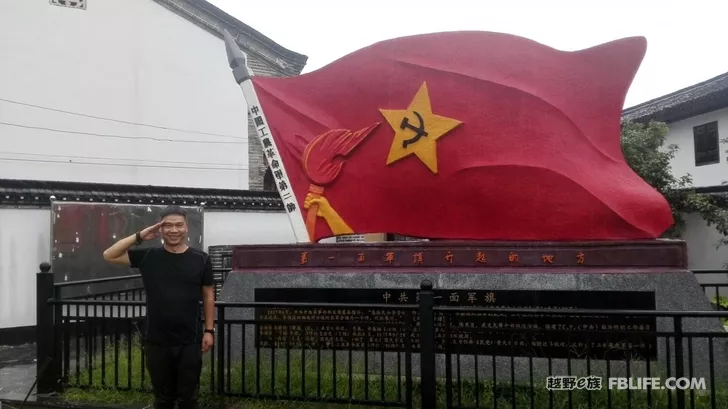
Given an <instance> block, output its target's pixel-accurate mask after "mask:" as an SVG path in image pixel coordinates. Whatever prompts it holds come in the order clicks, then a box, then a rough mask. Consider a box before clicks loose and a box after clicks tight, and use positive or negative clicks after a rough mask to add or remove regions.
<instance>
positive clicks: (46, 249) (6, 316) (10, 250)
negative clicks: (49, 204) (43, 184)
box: [0, 209, 51, 328]
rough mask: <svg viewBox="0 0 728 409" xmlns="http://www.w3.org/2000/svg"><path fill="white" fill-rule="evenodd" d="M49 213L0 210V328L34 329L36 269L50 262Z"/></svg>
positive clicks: (46, 211)
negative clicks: (28, 327) (32, 327)
mask: <svg viewBox="0 0 728 409" xmlns="http://www.w3.org/2000/svg"><path fill="white" fill-rule="evenodd" d="M50 237H51V223H50V212H49V211H48V210H42V209H41V210H35V209H0V328H13V327H24V326H29V325H35V298H36V297H35V280H36V273H37V272H38V271H39V270H38V266H39V265H40V263H42V262H44V261H49V259H50Z"/></svg>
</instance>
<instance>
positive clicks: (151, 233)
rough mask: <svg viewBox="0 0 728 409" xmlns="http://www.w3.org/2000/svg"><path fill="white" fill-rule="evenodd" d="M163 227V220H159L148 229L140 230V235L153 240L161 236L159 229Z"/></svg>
mask: <svg viewBox="0 0 728 409" xmlns="http://www.w3.org/2000/svg"><path fill="white" fill-rule="evenodd" d="M160 228H162V222H159V223H157V224H155V225H153V226H149V227H147V228H146V229H144V230H142V231H140V232H139V236H140V237H141V238H142V240H144V241H148V240H153V239H155V238H156V237H158V236H159V229H160Z"/></svg>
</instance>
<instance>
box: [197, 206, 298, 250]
mask: <svg viewBox="0 0 728 409" xmlns="http://www.w3.org/2000/svg"><path fill="white" fill-rule="evenodd" d="M203 237H204V239H203V242H204V246H205V248H208V247H210V246H220V245H236V244H289V243H295V242H296V236H294V235H293V229H292V228H291V223H290V222H289V220H288V216H287V215H286V214H285V213H263V212H260V213H258V212H255V213H253V212H250V213H243V212H216V211H211V210H205V226H204V235H203Z"/></svg>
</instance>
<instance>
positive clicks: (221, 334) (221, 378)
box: [215, 306, 245, 395]
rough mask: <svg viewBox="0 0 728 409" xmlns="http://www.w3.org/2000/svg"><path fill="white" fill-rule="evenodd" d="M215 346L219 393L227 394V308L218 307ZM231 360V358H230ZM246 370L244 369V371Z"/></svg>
mask: <svg viewBox="0 0 728 409" xmlns="http://www.w3.org/2000/svg"><path fill="white" fill-rule="evenodd" d="M216 333H217V334H216V337H215V338H216V339H215V346H216V347H217V382H218V384H217V393H219V394H220V395H223V394H224V393H225V349H226V348H227V346H226V345H225V336H226V334H225V307H221V306H218V307H217V331H216ZM228 359H230V357H228ZM244 370H245V368H243V371H244Z"/></svg>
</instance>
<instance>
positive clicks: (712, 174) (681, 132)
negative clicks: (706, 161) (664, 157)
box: [665, 108, 728, 187]
mask: <svg viewBox="0 0 728 409" xmlns="http://www.w3.org/2000/svg"><path fill="white" fill-rule="evenodd" d="M713 121H718V137H719V139H721V140H722V139H726V138H728V108H726V109H722V110H719V111H714V112H711V113H708V114H705V115H700V116H696V117H693V118H688V119H685V120H683V121H678V122H674V123H672V124H670V125H669V126H670V132H669V133H668V134H667V140H666V141H665V146H667V145H671V144H675V145H678V146H679V147H680V149H679V150H678V151H677V153H676V154H675V158H674V159H673V161H672V171H673V174H674V175H675V176H678V177H680V176H684V175H685V174H687V173H689V174H690V175H691V176H692V177H693V184H694V185H695V186H697V187H702V186H716V185H720V184H722V183H723V182H728V161H726V152H725V151H726V150H728V145H726V144H721V145H720V147H721V149H720V163H716V164H714V165H704V166H698V167H696V166H695V145H694V142H693V127H694V126H697V125H702V124H706V123H709V122H713Z"/></svg>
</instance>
